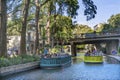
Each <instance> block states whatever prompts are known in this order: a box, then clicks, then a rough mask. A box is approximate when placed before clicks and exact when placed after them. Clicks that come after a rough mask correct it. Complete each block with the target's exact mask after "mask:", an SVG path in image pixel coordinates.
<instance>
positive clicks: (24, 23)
mask: <svg viewBox="0 0 120 80" xmlns="http://www.w3.org/2000/svg"><path fill="white" fill-rule="evenodd" d="M29 4H30V0H25V7H24V10H23V21H22V31H21V41H20V54H26V26H27V17H28V10H29V9H28V8H29Z"/></svg>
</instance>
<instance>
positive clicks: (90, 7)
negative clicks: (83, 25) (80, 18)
mask: <svg viewBox="0 0 120 80" xmlns="http://www.w3.org/2000/svg"><path fill="white" fill-rule="evenodd" d="M82 1H83V4H84V6H85V11H84V15H86V16H87V20H90V19H92V18H94V17H95V14H96V13H97V12H96V10H97V7H96V6H95V5H94V2H93V1H92V0H82Z"/></svg>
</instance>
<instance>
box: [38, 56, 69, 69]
mask: <svg viewBox="0 0 120 80" xmlns="http://www.w3.org/2000/svg"><path fill="white" fill-rule="evenodd" d="M69 64H71V56H70V55H67V56H57V57H41V59H40V67H41V68H55V67H62V66H65V65H69Z"/></svg>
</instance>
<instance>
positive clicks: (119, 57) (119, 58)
mask: <svg viewBox="0 0 120 80" xmlns="http://www.w3.org/2000/svg"><path fill="white" fill-rule="evenodd" d="M108 56H109V57H112V58H115V59H116V60H118V61H119V62H120V56H119V55H108Z"/></svg>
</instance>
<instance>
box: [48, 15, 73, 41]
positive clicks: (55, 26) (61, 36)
mask: <svg viewBox="0 0 120 80" xmlns="http://www.w3.org/2000/svg"><path fill="white" fill-rule="evenodd" d="M51 22H52V23H51V28H50V31H51V34H52V36H54V37H55V38H56V39H58V40H64V41H67V40H68V38H71V37H72V19H71V18H70V17H66V16H60V15H59V16H57V18H56V23H54V19H53V18H52V20H51Z"/></svg>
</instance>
